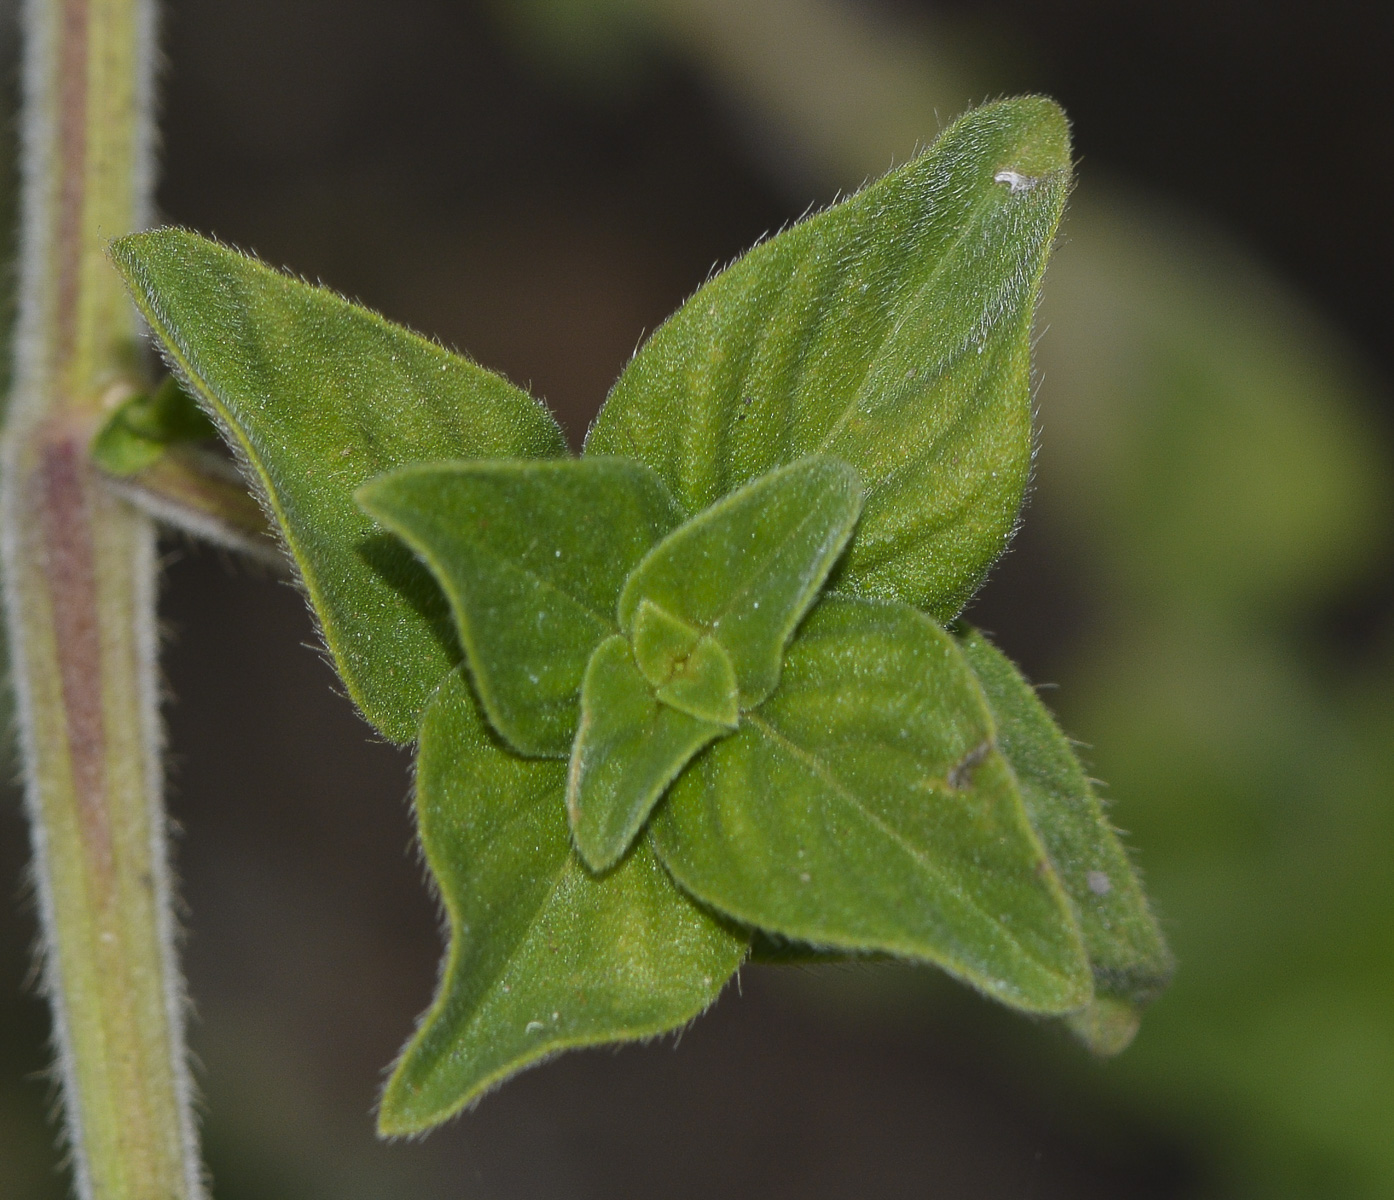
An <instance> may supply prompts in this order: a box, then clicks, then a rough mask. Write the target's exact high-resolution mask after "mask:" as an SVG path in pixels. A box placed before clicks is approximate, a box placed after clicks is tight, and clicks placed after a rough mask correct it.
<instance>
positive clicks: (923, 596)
mask: <svg viewBox="0 0 1394 1200" xmlns="http://www.w3.org/2000/svg"><path fill="white" fill-rule="evenodd" d="M1069 186H1070V140H1069V128H1068V125H1067V124H1066V121H1065V117H1064V114H1063V113H1062V112H1061V111H1060V109H1059V108H1057V107H1056V106H1055V105H1054V104H1053V103H1051V102H1050V101H1049V100H1046V99H1044V98H1042V97H1037V96H1028V97H1023V98H1019V99H1015V100H1007V101H1003V102H1001V103H998V104H989V105H986V106H984V107H982V108H979V109H976V110H975V111H973V112H970V113H968V114H967V115H966V116H964V117H963V118H961V119H960V120H958V121H956V122H955V123H954V124H953V125H951V126H950V127H949V128H948V129H947V130H945V132H944V133H943V135H942V136H941V137H940V138H939V139H938V140H937V141H936V142H935V143H934V145H933V146H931V147H930V149H929V150H928V151H927V152H926V153H925V154H923V155H921V156H920V157H919V158H916V159H914V160H913V161H912V162H910V163H907V164H906V165H905V166H904V167H901V168H900V169H899V170H896V171H893V172H891V173H890V174H889V175H887V176H885V178H883V179H881V180H879V181H878V182H876V183H874V184H872V185H871V186H870V187H868V188H866V189H865V190H864V191H862V192H860V193H859V194H857V195H856V196H853V197H852V198H851V199H850V200H848V201H846V202H845V203H842V204H839V205H836V206H834V207H833V208H830V209H828V210H827V211H825V212H822V213H819V214H817V215H816V216H813V217H811V218H809V219H808V220H805V221H802V222H800V223H799V224H797V225H795V226H794V227H793V228H791V229H789V230H787V231H785V232H784V233H781V234H779V235H777V236H776V237H773V238H771V239H770V240H769V241H767V242H765V243H763V244H762V245H760V246H758V247H756V248H755V249H754V250H752V251H751V252H750V253H749V254H747V255H745V256H744V257H743V258H741V259H739V260H738V261H737V262H736V263H735V264H734V265H733V266H731V267H730V268H728V269H727V270H726V271H724V272H722V273H721V274H720V275H718V276H717V277H716V278H715V279H713V280H711V281H710V282H709V283H707V284H706V285H705V286H704V287H702V288H700V289H698V291H697V292H696V293H695V294H694V295H693V296H692V298H691V299H689V300H688V301H687V303H686V304H684V305H683V307H682V308H681V309H679V310H678V312H677V313H676V314H674V315H673V316H672V317H671V318H669V320H668V321H667V322H665V323H664V325H663V326H662V327H661V328H660V329H659V330H658V331H657V332H656V333H655V334H654V336H653V337H652V338H651V339H650V340H649V341H648V343H647V344H646V345H645V346H644V347H643V348H642V349H641V350H640V351H639V353H638V354H637V355H636V356H635V357H634V359H633V361H632V362H631V363H630V364H629V366H628V368H626V370H625V372H624V374H623V375H622V376H621V377H620V379H619V382H618V383H616V385H615V387H614V390H613V391H612V392H611V394H610V398H609V400H608V401H607V402H606V405H605V407H604V409H603V410H602V411H601V413H600V417H599V419H598V420H597V422H596V424H595V427H594V428H593V429H592V431H591V434H590V437H589V439H588V440H587V444H586V450H587V452H588V453H590V452H597V453H601V454H622V455H625V456H626V457H629V458H637V459H639V460H640V461H642V462H646V463H648V464H649V465H650V466H651V467H653V468H654V469H655V470H656V471H658V472H659V474H660V475H662V476H663V478H664V480H665V481H666V482H667V484H668V486H669V487H670V488H671V489H672V490H673V494H674V495H675V496H676V497H677V499H678V502H679V503H680V504H682V505H683V506H684V508H686V510H687V511H688V512H694V513H695V512H700V511H701V510H702V509H704V508H706V507H707V506H708V505H710V504H712V503H714V502H715V501H716V500H717V499H718V498H719V497H721V496H723V495H724V494H725V493H727V492H729V491H730V490H731V489H732V488H734V487H735V486H736V485H738V484H740V483H741V482H743V481H745V480H747V479H752V478H754V477H755V476H758V475H761V474H763V473H765V472H766V471H768V470H770V469H771V468H773V467H776V466H779V465H780V464H782V463H788V462H793V461H794V460H796V459H798V458H801V457H803V456H805V455H808V454H814V453H827V454H835V455H837V457H839V458H841V459H843V460H844V461H846V462H849V463H851V464H852V465H853V466H854V467H856V468H857V469H858V471H860V473H861V477H862V481H863V483H864V484H865V486H866V490H867V503H866V510H865V512H864V513H863V514H862V519H861V525H860V527H859V529H858V533H857V539H856V542H855V544H854V545H853V546H852V548H851V550H850V552H849V554H848V556H847V560H846V563H845V567H844V569H843V570H841V571H840V577H839V582H838V585H837V586H839V587H841V588H843V589H845V590H848V591H853V592H856V593H859V594H865V595H875V596H881V597H887V598H893V599H899V600H902V601H904V602H906V603H908V604H912V605H914V606H915V607H917V608H922V609H926V610H928V611H929V612H931V613H933V614H934V615H935V616H937V617H938V618H939V619H941V620H947V619H948V618H949V617H951V616H952V615H953V614H954V613H956V612H957V611H958V610H959V608H960V607H961V606H962V605H963V603H964V602H965V601H966V600H967V598H968V597H969V596H970V595H972V593H973V591H974V590H975V589H976V588H977V586H978V584H979V583H980V582H981V580H982V577H983V574H984V573H985V572H986V570H987V568H988V566H989V565H990V564H991V563H992V561H993V560H994V559H995V558H996V557H997V555H998V554H999V553H1001V551H1002V548H1003V546H1004V545H1005V543H1006V541H1007V539H1008V537H1009V536H1010V534H1011V531H1012V529H1013V528H1014V527H1015V524H1016V519H1017V510H1018V508H1019V507H1020V504H1021V498H1022V492H1023V489H1024V488H1025V486H1026V478H1027V473H1028V469H1029V466H1030V459H1031V396H1030V331H1031V316H1032V310H1033V309H1034V307H1035V303H1036V296H1037V293H1038V291H1039V286H1040V279H1041V274H1042V271H1043V270H1044V267H1045V261H1046V257H1047V254H1048V252H1049V250H1050V246H1051V242H1052V241H1053V239H1054V237H1055V230H1056V226H1057V225H1058V223H1059V220H1060V214H1061V211H1062V209H1063V207H1064V203H1065V196H1066V193H1067V192H1068V191H1069ZM674 611H677V610H674Z"/></svg>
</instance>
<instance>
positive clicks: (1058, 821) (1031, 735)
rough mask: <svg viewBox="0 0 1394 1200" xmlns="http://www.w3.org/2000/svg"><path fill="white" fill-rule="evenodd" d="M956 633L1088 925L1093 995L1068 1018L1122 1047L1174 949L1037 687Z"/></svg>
mask: <svg viewBox="0 0 1394 1200" xmlns="http://www.w3.org/2000/svg"><path fill="white" fill-rule="evenodd" d="M958 642H959V645H960V647H961V648H962V650H963V654H964V657H965V658H966V659H967V660H968V662H969V664H970V665H971V666H972V668H973V671H974V673H975V674H976V675H977V677H978V681H979V683H981V684H982V688H983V692H984V693H985V694H986V696H987V701H988V705H989V706H990V707H991V709H992V713H993V716H994V717H995V718H996V721H997V745H998V747H999V749H1000V750H1001V751H1002V754H1003V756H1004V757H1005V758H1006V760H1007V762H1008V763H1009V764H1010V765H1011V768H1012V771H1013V772H1014V773H1015V775H1016V778H1017V782H1018V783H1019V785H1020V787H1021V795H1022V799H1023V800H1024V801H1025V804H1026V812H1027V815H1028V817H1029V818H1030V820H1031V824H1032V826H1033V827H1034V828H1035V830H1036V832H1037V834H1038V835H1039V836H1040V839H1041V842H1042V844H1044V846H1045V848H1046V853H1047V854H1049V855H1050V860H1051V863H1052V864H1053V865H1054V867H1055V870H1056V873H1057V874H1058V875H1059V877H1060V880H1061V882H1062V883H1063V884H1064V885H1065V890H1066V892H1067V893H1068V894H1069V897H1070V900H1071V902H1072V903H1073V905H1074V909H1075V913H1076V915H1077V917H1078V919H1079V925H1080V930H1081V931H1082V933H1083V934H1084V945H1085V948H1086V949H1087V950H1088V952H1089V961H1090V964H1091V965H1092V967H1093V971H1094V989H1095V997H1096V999H1095V1003H1094V1004H1093V1005H1091V1006H1090V1008H1088V1009H1086V1010H1085V1011H1084V1012H1083V1013H1081V1014H1079V1015H1078V1016H1077V1017H1075V1018H1072V1020H1071V1026H1072V1028H1074V1030H1075V1032H1076V1033H1077V1034H1079V1036H1080V1037H1081V1038H1082V1039H1083V1040H1084V1041H1085V1042H1086V1043H1087V1044H1088V1045H1089V1046H1090V1048H1091V1049H1093V1050H1095V1051H1097V1052H1098V1053H1101V1054H1116V1053H1117V1052H1118V1051H1120V1050H1122V1049H1123V1048H1124V1047H1125V1046H1127V1044H1128V1042H1130V1041H1131V1040H1132V1036H1133V1034H1134V1033H1135V1032H1136V1030H1137V1024H1138V1020H1139V1018H1140V1016H1141V1011H1142V1008H1143V1007H1144V1006H1145V1005H1146V1004H1147V1003H1148V1002H1149V1001H1151V1000H1152V999H1153V998H1154V997H1155V996H1156V995H1157V994H1158V993H1159V992H1161V990H1162V989H1163V988H1164V987H1166V985H1167V981H1168V980H1169V979H1170V977H1171V972H1172V968H1173V965H1174V964H1173V962H1172V958H1171V954H1170V952H1169V951H1168V950H1167V946H1166V941H1165V940H1164V939H1163V937H1162V933H1161V930H1160V929H1159V928H1158V926H1157V921H1156V919H1155V918H1154V917H1153V916H1152V913H1151V910H1150V909H1149V908H1148V905H1147V897H1146V895H1144V893H1143V890H1142V885H1141V884H1140V883H1139V881H1138V878H1137V874H1136V872H1134V870H1133V867H1132V864H1131V863H1130V862H1129V861H1128V855H1127V852H1126V851H1125V850H1124V849H1123V844H1122V842H1121V841H1120V840H1119V838H1118V835H1117V833H1116V832H1114V830H1113V827H1112V826H1111V825H1110V824H1109V823H1108V819H1107V817H1105V815H1104V811H1103V807H1102V806H1101V805H1100V803H1099V799H1098V797H1097V796H1096V795H1095V794H1094V789H1093V788H1092V787H1091V786H1090V785H1089V779H1088V777H1087V776H1086V775H1085V773H1084V768H1083V767H1081V766H1080V763H1079V759H1078V758H1076V756H1075V753H1074V751H1073V750H1072V749H1071V747H1070V743H1069V741H1068V740H1067V739H1066V738H1065V735H1064V734H1063V733H1061V732H1060V729H1059V727H1058V726H1057V725H1056V724H1055V721H1054V719H1053V718H1052V717H1051V715H1050V713H1049V712H1048V711H1047V710H1046V707H1045V705H1043V704H1042V703H1041V701H1040V698H1039V697H1038V696H1037V695H1036V692H1035V690H1034V689H1033V688H1032V687H1031V685H1030V684H1029V683H1027V682H1026V680H1025V679H1024V678H1022V676H1021V673H1020V672H1019V671H1018V670H1017V669H1016V667H1015V666H1013V665H1012V663H1011V661H1010V660H1009V659H1008V658H1007V657H1006V656H1005V655H1004V654H1002V652H1001V651H1000V650H998V649H997V648H996V647H995V646H993V645H992V644H991V643H990V642H989V641H988V640H987V638H986V637H984V636H983V635H982V633H980V632H979V631H977V630H975V629H969V630H966V631H965V632H964V633H963V634H962V635H961V636H960V637H959V639H958Z"/></svg>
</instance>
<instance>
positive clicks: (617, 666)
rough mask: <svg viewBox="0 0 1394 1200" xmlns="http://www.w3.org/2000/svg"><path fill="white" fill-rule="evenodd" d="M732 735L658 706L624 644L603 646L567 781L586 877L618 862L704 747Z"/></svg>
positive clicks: (586, 691) (590, 678) (588, 682)
mask: <svg viewBox="0 0 1394 1200" xmlns="http://www.w3.org/2000/svg"><path fill="white" fill-rule="evenodd" d="M717 652H718V653H720V651H719V650H718V651H717ZM723 657H724V656H723ZM730 732H731V730H730V727H729V725H726V724H721V723H718V722H716V721H706V720H702V719H701V718H700V717H695V716H692V715H690V714H689V713H687V712H683V711H680V710H678V709H676V708H673V707H671V706H669V705H667V704H663V703H660V702H659V700H658V697H657V696H655V695H654V690H653V688H652V687H651V686H650V684H649V682H648V680H646V679H645V678H644V677H643V675H642V674H640V672H639V668H638V666H637V665H636V664H635V662H634V653H633V651H632V650H631V648H630V645H629V642H628V641H627V640H626V639H625V638H624V637H622V636H621V635H619V634H616V635H615V636H614V637H611V638H608V639H606V640H605V641H603V642H601V643H600V646H599V647H598V648H597V649H596V652H595V654H594V656H593V657H592V658H591V661H590V665H589V666H588V667H587V668H586V679H585V684H584V686H583V687H582V689H581V724H580V727H579V728H578V729H577V730H576V745H575V748H574V749H573V750H572V752H571V766H570V769H569V771H568V773H567V780H566V808H567V812H568V814H569V815H570V817H571V832H572V834H573V835H574V836H575V838H576V848H577V849H578V850H579V851H580V852H581V857H582V858H584V859H585V860H586V864H587V865H588V866H589V867H590V868H591V870H593V871H606V870H608V869H609V868H610V867H612V866H613V865H614V864H615V863H616V862H618V861H619V859H620V856H621V855H623V854H624V852H625V851H626V850H627V849H628V848H629V845H630V843H631V842H633V840H634V838H635V837H636V836H637V835H638V833H639V830H640V829H641V828H642V827H643V824H644V822H645V820H647V819H648V815H649V813H650V812H651V811H652V810H653V806H654V805H655V804H657V803H658V801H659V798H660V797H661V796H662V795H663V790H664V788H666V787H667V786H668V785H669V784H670V783H671V782H672V781H673V779H674V778H675V777H676V776H677V774H678V772H679V771H681V770H682V769H683V767H685V766H686V765H687V763H688V762H689V761H690V760H691V758H692V756H693V755H694V754H696V753H697V752H698V751H699V750H701V749H702V747H703V746H705V745H707V744H708V743H709V742H711V741H713V740H715V739H716V738H718V737H721V736H722V735H723V734H727V733H730Z"/></svg>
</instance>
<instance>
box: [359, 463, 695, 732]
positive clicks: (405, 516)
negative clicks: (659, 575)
mask: <svg viewBox="0 0 1394 1200" xmlns="http://www.w3.org/2000/svg"><path fill="white" fill-rule="evenodd" d="M358 500H359V503H360V504H362V505H363V507H364V508H365V509H366V510H367V511H368V512H369V513H371V514H372V515H373V516H375V517H376V518H377V519H378V520H379V521H380V522H381V523H382V524H383V525H384V526H385V527H387V528H388V529H391V530H392V531H393V532H394V533H397V534H399V535H400V536H401V537H403V538H404V539H406V541H407V543H408V544H409V545H410V546H411V547H412V549H414V550H415V551H416V552H417V554H419V555H420V556H421V558H422V559H423V560H424V561H425V563H426V565H427V566H428V567H430V569H431V571H432V573H433V574H434V575H435V577H436V580H437V581H438V582H439V583H440V585H441V587H442V588H444V590H445V594H446V595H447V596H448V597H449V598H450V604H451V608H452V609H453V610H454V614H455V622H456V627H457V629H458V631H459V634H460V640H461V642H462V643H463V645H464V648H465V652H466V657H467V659H468V661H469V666H470V671H471V672H472V674H473V676H474V683H475V687H476V689H477V690H478V692H479V697H480V699H481V701H482V702H483V704H484V711H485V712H486V713H487V714H488V717H489V721H490V723H491V724H492V725H493V726H494V728H495V729H496V730H498V732H499V733H500V734H502V735H503V737H504V738H505V739H506V740H507V741H508V743H509V744H510V745H511V746H513V748H514V749H516V750H518V751H519V752H520V753H523V754H534V755H544V756H553V757H559V758H565V757H566V756H567V755H568V754H569V753H570V752H571V743H572V740H573V739H574V738H575V736H576V723H577V720H578V718H579V715H580V713H579V698H580V691H581V680H582V678H583V676H584V675H585V671H586V663H587V662H588V661H589V659H590V656H591V653H592V652H593V651H594V650H595V648H596V646H597V645H599V644H600V642H601V641H602V640H604V638H605V637H607V636H608V635H610V634H612V633H614V632H615V629H616V624H615V603H616V601H617V599H618V598H619V594H620V588H621V587H623V586H624V581H625V578H626V577H627V576H628V575H629V572H630V571H631V570H632V569H633V567H634V566H635V564H636V563H638V562H639V560H640V559H641V558H643V556H644V554H645V552H646V551H648V549H649V548H650V547H651V546H653V544H654V543H655V542H657V541H658V540H659V538H661V537H662V536H663V535H664V534H665V533H667V532H668V531H669V530H670V529H672V528H674V527H675V526H676V525H678V523H679V522H680V521H681V520H682V513H681V512H680V511H679V509H678V508H677V506H676V505H675V504H674V502H673V499H672V497H671V496H670V495H669V494H668V490H667V488H665V487H664V486H663V484H662V482H661V481H660V480H659V478H658V476H657V475H655V474H654V473H653V472H652V471H651V470H649V469H648V468H647V467H644V466H642V465H640V464H639V463H630V462H623V461H620V460H618V459H603V458H596V459H587V460H585V461H577V460H575V459H555V460H551V461H547V462H531V463H522V462H476V463H459V462H456V463H437V464H432V465H428V466H418V467H404V468H402V469H401V470H399V471H394V472H392V473H391V474H389V475H386V476H383V477H381V478H379V479H376V480H374V481H372V482H371V483H369V484H367V485H366V486H364V487H363V488H362V489H360V490H359V493H358Z"/></svg>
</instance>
